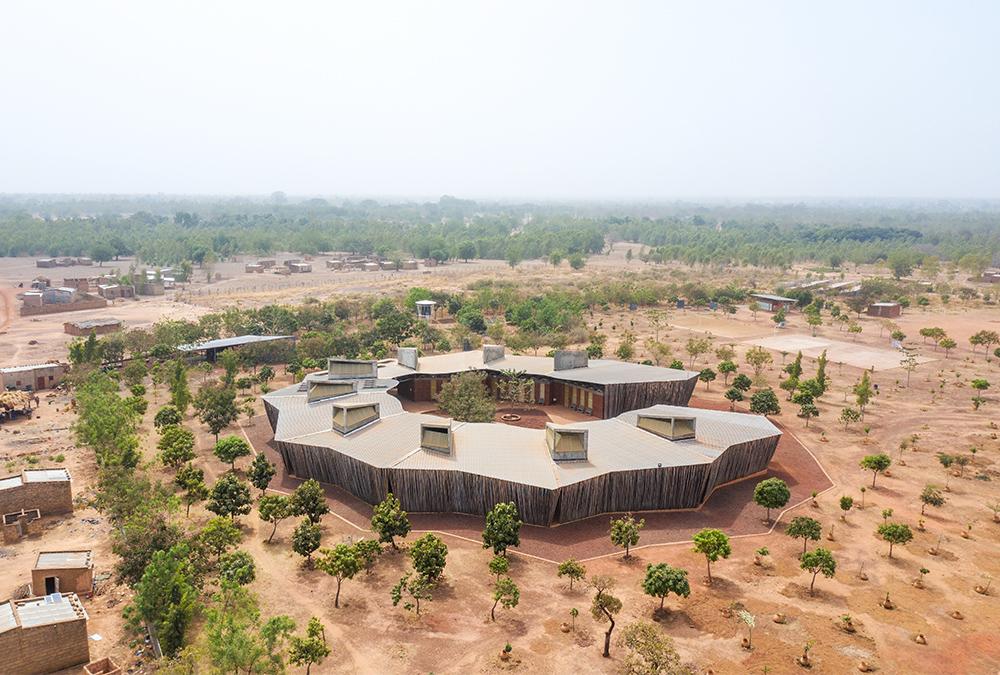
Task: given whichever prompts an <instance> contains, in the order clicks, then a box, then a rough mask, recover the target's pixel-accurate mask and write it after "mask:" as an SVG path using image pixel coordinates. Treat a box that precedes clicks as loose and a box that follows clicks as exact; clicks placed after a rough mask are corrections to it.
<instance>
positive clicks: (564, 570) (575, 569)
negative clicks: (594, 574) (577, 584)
mask: <svg viewBox="0 0 1000 675" xmlns="http://www.w3.org/2000/svg"><path fill="white" fill-rule="evenodd" d="M586 575H587V568H586V567H584V566H583V565H582V564H580V563H578V562H577V561H576V559H575V558H570V559H569V560H565V561H563V562H561V563H559V567H558V568H557V570H556V576H558V577H560V578H562V577H569V588H570V590H573V582H574V581H580V580H581V579H583V578H584V577H585V576H586Z"/></svg>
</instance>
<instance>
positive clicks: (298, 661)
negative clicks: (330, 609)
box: [288, 617, 330, 675]
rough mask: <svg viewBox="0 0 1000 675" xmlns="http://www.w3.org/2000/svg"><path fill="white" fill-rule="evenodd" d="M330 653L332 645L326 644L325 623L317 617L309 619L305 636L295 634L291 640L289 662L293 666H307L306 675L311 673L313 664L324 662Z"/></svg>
mask: <svg viewBox="0 0 1000 675" xmlns="http://www.w3.org/2000/svg"><path fill="white" fill-rule="evenodd" d="M329 655H330V647H329V646H327V644H326V635H325V631H324V630H323V624H322V623H320V620H319V619H317V618H316V617H312V618H311V619H309V626H308V627H307V628H306V636H305V637H299V636H297V635H293V636H292V638H291V640H290V642H289V646H288V662H289V663H291V664H292V665H293V666H305V667H306V675H309V671H310V669H311V668H312V667H313V664H317V665H318V664H320V663H323V659H325V658H326V657H327V656H329Z"/></svg>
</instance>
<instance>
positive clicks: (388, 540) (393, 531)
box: [372, 492, 411, 549]
mask: <svg viewBox="0 0 1000 675" xmlns="http://www.w3.org/2000/svg"><path fill="white" fill-rule="evenodd" d="M410 529H411V528H410V520H409V518H407V516H406V511H404V510H403V508H402V506H400V503H399V500H398V499H396V497H395V496H394V495H393V494H392V493H391V492H390V493H389V494H387V495H386V496H385V499H383V500H382V501H381V502H380V503H379V504H377V505H376V506H375V508H374V509H372V531H373V532H375V534H377V535H378V540H379V541H380V542H382V543H383V544H389V545H391V546H392V547H393V548H394V549H395V548H398V547H397V546H396V537H405V536H406V535H408V534H409V533H410Z"/></svg>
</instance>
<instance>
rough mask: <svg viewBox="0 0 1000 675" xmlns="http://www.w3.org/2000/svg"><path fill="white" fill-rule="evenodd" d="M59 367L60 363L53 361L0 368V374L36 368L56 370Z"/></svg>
mask: <svg viewBox="0 0 1000 675" xmlns="http://www.w3.org/2000/svg"><path fill="white" fill-rule="evenodd" d="M61 365H62V364H61V363H57V362H54V361H53V362H51V363H35V364H32V365H28V366H9V367H7V368H0V373H23V372H27V371H29V370H36V369H38V368H58V367H60V366H61Z"/></svg>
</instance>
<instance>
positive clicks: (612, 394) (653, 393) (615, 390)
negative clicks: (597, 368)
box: [604, 375, 698, 418]
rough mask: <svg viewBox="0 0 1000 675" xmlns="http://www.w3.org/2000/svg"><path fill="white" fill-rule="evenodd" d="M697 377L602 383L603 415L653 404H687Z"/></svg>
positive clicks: (619, 413) (615, 415)
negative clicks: (658, 380)
mask: <svg viewBox="0 0 1000 675" xmlns="http://www.w3.org/2000/svg"><path fill="white" fill-rule="evenodd" d="M697 382H698V377H697V376H696V375H693V376H692V377H691V379H689V380H675V381H673V382H629V383H626V384H606V385H604V417H606V418H607V417H617V416H618V415H621V414H622V413H623V412H628V411H629V410H639V409H640V408H648V407H649V406H653V405H661V404H663V405H687V404H688V401H690V400H691V394H693V393H694V386H695V384H697Z"/></svg>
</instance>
